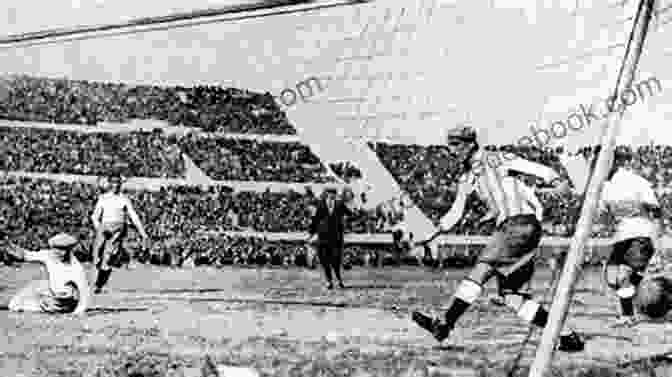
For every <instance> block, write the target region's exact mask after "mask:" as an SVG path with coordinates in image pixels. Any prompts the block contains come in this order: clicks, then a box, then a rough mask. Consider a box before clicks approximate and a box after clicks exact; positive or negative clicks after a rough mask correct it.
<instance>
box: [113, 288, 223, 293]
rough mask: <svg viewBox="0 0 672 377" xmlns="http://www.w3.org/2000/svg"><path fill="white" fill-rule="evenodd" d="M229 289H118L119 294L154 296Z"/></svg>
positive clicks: (214, 291) (215, 291)
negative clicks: (151, 294) (152, 294)
mask: <svg viewBox="0 0 672 377" xmlns="http://www.w3.org/2000/svg"><path fill="white" fill-rule="evenodd" d="M230 290H231V289H221V288H201V289H198V288H195V289H153V290H149V289H148V290H145V289H120V290H119V292H124V293H156V294H170V293H173V294H179V293H217V292H227V291H230Z"/></svg>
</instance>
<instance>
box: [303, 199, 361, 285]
mask: <svg viewBox="0 0 672 377" xmlns="http://www.w3.org/2000/svg"><path fill="white" fill-rule="evenodd" d="M322 196H323V200H320V203H319V204H318V206H317V211H316V212H315V215H314V216H313V219H312V222H311V224H310V229H309V230H308V232H309V234H310V241H309V242H317V254H318V256H319V258H320V264H321V265H322V267H323V268H324V274H325V276H326V277H327V282H328V285H327V288H328V289H334V283H333V280H332V274H331V272H332V270H333V272H334V275H336V279H337V280H338V286H339V287H340V288H345V286H344V285H343V278H342V277H341V264H342V263H343V246H344V240H343V233H344V232H345V218H346V217H347V216H351V215H353V211H352V210H351V209H350V208H348V205H347V204H346V201H345V200H338V199H337V197H336V196H337V193H336V190H335V189H327V190H325V192H324V193H323V195H322Z"/></svg>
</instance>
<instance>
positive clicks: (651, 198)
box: [640, 178, 660, 207]
mask: <svg viewBox="0 0 672 377" xmlns="http://www.w3.org/2000/svg"><path fill="white" fill-rule="evenodd" d="M640 185H641V189H640V195H641V200H642V201H643V202H645V203H647V204H650V205H653V206H658V207H659V206H660V203H659V202H658V198H657V197H656V193H655V192H654V191H653V187H651V184H650V183H649V181H647V180H646V179H644V178H641V179H640Z"/></svg>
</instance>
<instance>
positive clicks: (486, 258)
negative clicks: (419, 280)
mask: <svg viewBox="0 0 672 377" xmlns="http://www.w3.org/2000/svg"><path fill="white" fill-rule="evenodd" d="M504 241H505V236H504V234H503V233H502V232H497V233H495V234H494V235H493V240H492V241H491V243H490V245H488V246H487V247H486V248H485V249H484V250H483V252H482V254H481V256H480V257H479V260H478V261H477V263H476V266H474V268H473V269H472V270H471V271H470V273H469V275H467V277H466V278H465V279H464V280H462V281H461V282H460V284H459V285H458V287H457V290H456V291H455V293H454V294H453V297H452V300H451V303H450V306H449V307H448V310H447V311H446V312H445V314H444V320H443V321H441V319H439V318H432V317H430V316H428V315H425V314H423V313H420V312H417V311H416V312H413V313H412V315H411V318H412V320H413V321H414V322H415V323H416V324H418V326H420V327H422V328H423V329H425V330H427V331H429V332H431V333H432V335H434V338H436V340H438V341H439V342H441V341H443V340H444V339H446V338H447V337H448V335H450V332H451V331H452V329H453V328H454V327H455V324H456V323H457V321H458V320H459V319H460V317H462V315H463V314H464V313H466V311H467V310H468V309H469V307H470V306H471V305H472V304H473V303H474V302H476V300H477V299H478V298H479V297H480V296H481V294H482V293H483V286H484V285H485V283H486V282H487V281H488V280H490V278H492V277H493V276H494V274H495V269H494V267H493V265H492V263H490V260H491V259H492V258H493V257H495V258H496V257H497V256H498V255H499V253H500V250H501V248H502V245H503V242H504Z"/></svg>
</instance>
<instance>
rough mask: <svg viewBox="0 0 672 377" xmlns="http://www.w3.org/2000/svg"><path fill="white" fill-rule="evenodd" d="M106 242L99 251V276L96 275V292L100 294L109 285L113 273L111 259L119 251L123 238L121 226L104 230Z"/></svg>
mask: <svg viewBox="0 0 672 377" xmlns="http://www.w3.org/2000/svg"><path fill="white" fill-rule="evenodd" d="M102 233H103V238H104V242H103V243H102V245H101V247H100V249H99V251H98V253H99V263H98V276H97V277H96V282H95V284H94V285H95V289H94V293H96V294H99V293H101V292H102V291H103V287H105V285H107V282H108V281H109V280H110V276H111V275H112V266H111V265H110V261H111V259H112V256H113V255H114V254H115V253H116V252H117V251H118V250H117V249H118V247H119V245H120V241H121V239H122V236H123V234H122V232H121V229H119V228H110V229H104V230H103V232H102Z"/></svg>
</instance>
